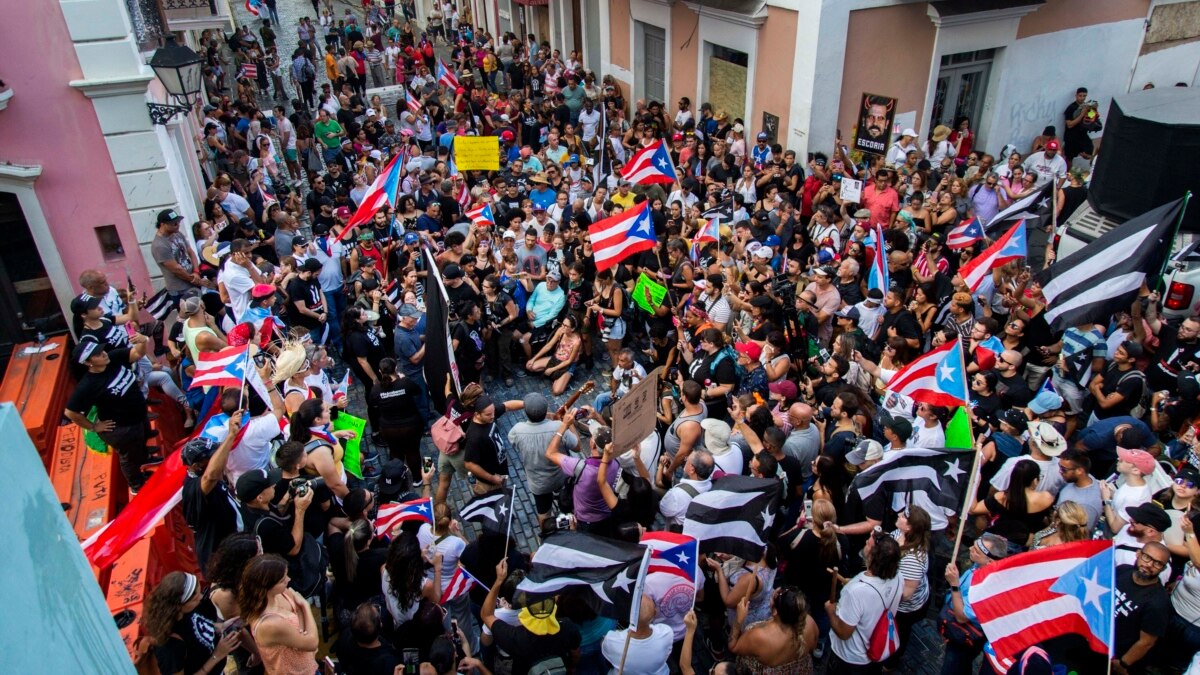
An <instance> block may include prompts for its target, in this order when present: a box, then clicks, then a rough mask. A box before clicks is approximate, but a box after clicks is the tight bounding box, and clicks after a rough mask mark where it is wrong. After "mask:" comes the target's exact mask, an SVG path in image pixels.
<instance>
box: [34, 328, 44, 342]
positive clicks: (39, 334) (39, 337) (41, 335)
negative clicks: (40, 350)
mask: <svg viewBox="0 0 1200 675" xmlns="http://www.w3.org/2000/svg"><path fill="white" fill-rule="evenodd" d="M34 339H35V340H37V343H38V344H39V345H41V344H45V342H46V334H45V333H43V332H42V331H40V330H39V331H38V332H37V335H36V336H35V338H34Z"/></svg>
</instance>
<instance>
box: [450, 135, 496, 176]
mask: <svg viewBox="0 0 1200 675" xmlns="http://www.w3.org/2000/svg"><path fill="white" fill-rule="evenodd" d="M454 163H455V165H456V166H457V167H458V170H459V171H499V170H500V137H499V136H456V137H455V138H454Z"/></svg>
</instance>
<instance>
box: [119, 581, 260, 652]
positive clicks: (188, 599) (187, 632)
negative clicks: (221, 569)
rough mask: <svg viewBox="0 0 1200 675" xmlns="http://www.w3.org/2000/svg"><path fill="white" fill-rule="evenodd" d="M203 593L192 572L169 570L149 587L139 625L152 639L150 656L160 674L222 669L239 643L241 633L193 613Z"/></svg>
mask: <svg viewBox="0 0 1200 675" xmlns="http://www.w3.org/2000/svg"><path fill="white" fill-rule="evenodd" d="M203 597H204V594H203V593H202V592H201V591H200V581H199V580H198V579H197V578H196V575H194V574H189V573H187V572H171V573H170V574H168V575H166V576H165V577H163V578H162V581H160V582H159V583H158V585H157V586H155V587H154V590H152V591H150V595H149V596H147V598H146V606H145V611H144V614H143V615H142V628H143V629H144V630H145V631H146V634H147V635H149V636H150V639H151V640H152V641H153V642H154V658H155V660H156V661H157V662H158V670H159V672H161V673H162V674H163V675H178V674H179V673H186V674H187V675H205V674H206V673H220V672H221V671H222V670H224V669H225V659H226V657H228V656H229V654H230V652H232V651H233V650H235V649H237V648H238V647H240V646H241V633H240V632H239V631H237V630H236V629H235V630H231V631H230V632H228V633H226V632H223V631H222V630H221V626H220V624H215V623H213V622H212V621H211V620H210V619H208V618H207V617H205V616H203V615H201V614H198V613H196V608H197V607H199V606H200V600H201V599H202V598H203Z"/></svg>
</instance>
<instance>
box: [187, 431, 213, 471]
mask: <svg viewBox="0 0 1200 675" xmlns="http://www.w3.org/2000/svg"><path fill="white" fill-rule="evenodd" d="M216 451H217V442H216V441H215V440H213V439H212V438H210V437H208V436H197V437H195V438H193V439H192V440H190V441H188V442H187V443H186V444H185V445H184V446H183V450H181V451H180V452H179V459H181V460H183V463H184V465H185V466H191V465H193V464H195V463H196V462H199V461H201V460H205V459H208V458H209V457H212V456H213V453H215V452H216Z"/></svg>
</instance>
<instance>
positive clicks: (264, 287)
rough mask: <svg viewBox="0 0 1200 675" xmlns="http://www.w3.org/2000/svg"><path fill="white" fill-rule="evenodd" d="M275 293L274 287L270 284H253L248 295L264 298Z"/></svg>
mask: <svg viewBox="0 0 1200 675" xmlns="http://www.w3.org/2000/svg"><path fill="white" fill-rule="evenodd" d="M272 295H275V287H274V286H272V285H271V284H255V285H254V288H251V289H250V296H251V297H253V298H266V297H270V296H272Z"/></svg>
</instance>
